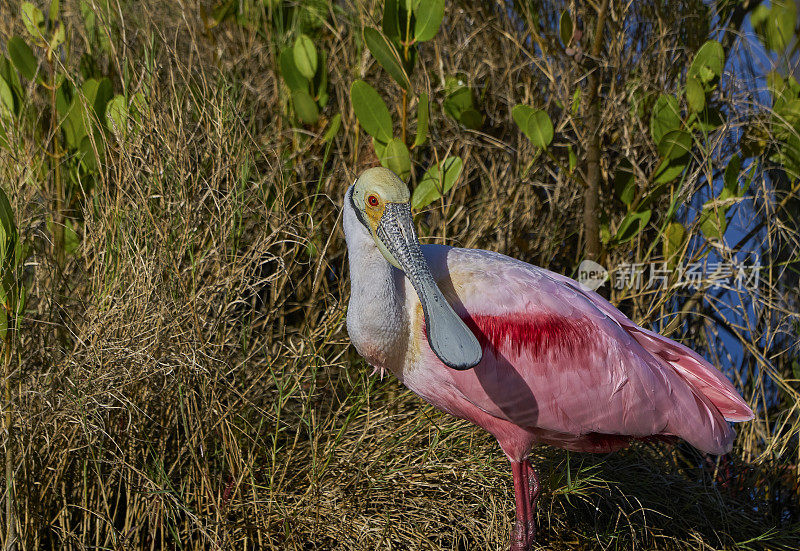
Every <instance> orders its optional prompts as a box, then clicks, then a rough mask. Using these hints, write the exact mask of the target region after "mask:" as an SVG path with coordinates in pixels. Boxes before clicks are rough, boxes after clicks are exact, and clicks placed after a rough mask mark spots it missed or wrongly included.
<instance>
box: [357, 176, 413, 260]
mask: <svg viewBox="0 0 800 551" xmlns="http://www.w3.org/2000/svg"><path fill="white" fill-rule="evenodd" d="M352 198H353V206H354V207H355V210H356V214H357V216H358V218H359V220H361V223H362V224H364V225H365V226H366V227H367V229H369V231H370V232H371V233H372V237H373V239H375V244H377V245H378V249H380V251H381V254H383V256H384V257H385V258H386V260H388V261H389V263H390V264H392V266H394V267H395V268H399V269H400V270H403V267H402V266H401V265H400V263H399V262H398V260H397V258H395V255H394V254H393V253H392V251H391V250H390V249H389V247H391V248H392V249H395V251H397V250H398V249H399V248H402V247H404V246H407V244H408V242H409V241H410V240H413V241H416V239H417V236H416V233H415V232H414V224H413V221H412V218H411V205H410V203H409V201H410V200H411V194H410V193H409V192H408V187H407V186H406V184H405V183H404V182H403V181H402V180H401V179H400V178H398V177H397V175H395V173H394V172H392V171H391V170H389V169H388V168H383V167H375V168H370V169H367V170H365V171H364V172H363V173H362V174H361V176H359V178H358V180H356V183H355V186H354V187H353V195H352ZM398 230H400V231H399V232H398ZM404 230H405V232H404ZM403 233H405V234H406V235H405V237H407V238H406V239H403V240H402V241H404V243H403V242H398V243H392V241H393V240H392V236H395V237H401V238H402V237H404V235H403ZM392 245H396V246H392Z"/></svg>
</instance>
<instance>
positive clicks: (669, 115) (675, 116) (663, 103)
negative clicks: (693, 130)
mask: <svg viewBox="0 0 800 551" xmlns="http://www.w3.org/2000/svg"><path fill="white" fill-rule="evenodd" d="M680 126H681V116H680V109H679V108H678V98H676V97H675V96H668V95H666V94H661V95H660V96H659V97H658V99H657V100H656V104H655V106H654V107H653V113H652V115H651V116H650V135H652V136H653V141H654V142H655V143H659V142H660V141H661V138H663V137H664V134H666V133H667V132H669V131H670V130H677V129H678V128H680Z"/></svg>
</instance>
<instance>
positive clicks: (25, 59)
mask: <svg viewBox="0 0 800 551" xmlns="http://www.w3.org/2000/svg"><path fill="white" fill-rule="evenodd" d="M8 55H9V57H10V58H11V61H12V62H13V63H14V66H15V67H16V68H17V70H18V71H19V72H20V74H21V75H22V76H24V77H25V78H27V79H28V80H33V77H34V76H36V69H37V68H38V67H39V62H38V61H36V56H34V55H33V50H31V48H30V46H28V44H27V43H26V42H25V41H24V40H23V39H22V38H20V37H18V36H14V37H12V38H11V39H9V41H8Z"/></svg>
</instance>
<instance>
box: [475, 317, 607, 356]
mask: <svg viewBox="0 0 800 551" xmlns="http://www.w3.org/2000/svg"><path fill="white" fill-rule="evenodd" d="M463 319H464V322H465V323H466V324H467V327H469V328H470V329H471V330H472V332H473V333H474V334H475V336H476V337H477V338H478V341H479V342H480V343H481V346H482V347H483V348H484V350H491V351H492V352H494V353H497V352H498V351H500V350H506V351H509V352H513V353H514V354H519V353H521V352H523V351H525V352H527V353H528V354H530V355H533V356H541V355H544V354H550V353H552V352H560V353H564V354H567V355H573V354H574V352H575V351H576V350H580V349H583V350H585V349H586V348H587V347H588V346H590V345H591V344H592V337H593V336H596V333H595V326H594V325H593V324H591V323H590V322H589V321H588V320H586V319H584V318H578V319H569V318H564V317H561V316H555V315H552V314H539V315H536V314H534V315H531V314H523V315H516V316H507V317H499V316H482V315H475V316H470V315H466V316H463Z"/></svg>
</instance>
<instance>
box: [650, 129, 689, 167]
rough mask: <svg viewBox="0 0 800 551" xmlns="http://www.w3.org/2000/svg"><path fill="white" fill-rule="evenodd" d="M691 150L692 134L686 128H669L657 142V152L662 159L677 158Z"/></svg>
mask: <svg viewBox="0 0 800 551" xmlns="http://www.w3.org/2000/svg"><path fill="white" fill-rule="evenodd" d="M691 150H692V135H691V134H689V133H688V132H687V131H686V130H670V131H669V132H667V133H666V134H664V135H663V136H662V137H661V141H659V142H658V153H659V154H660V155H661V157H662V158H663V159H670V160H672V159H678V158H680V157H683V156H684V155H687V154H688V153H689V152H690V151H691Z"/></svg>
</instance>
